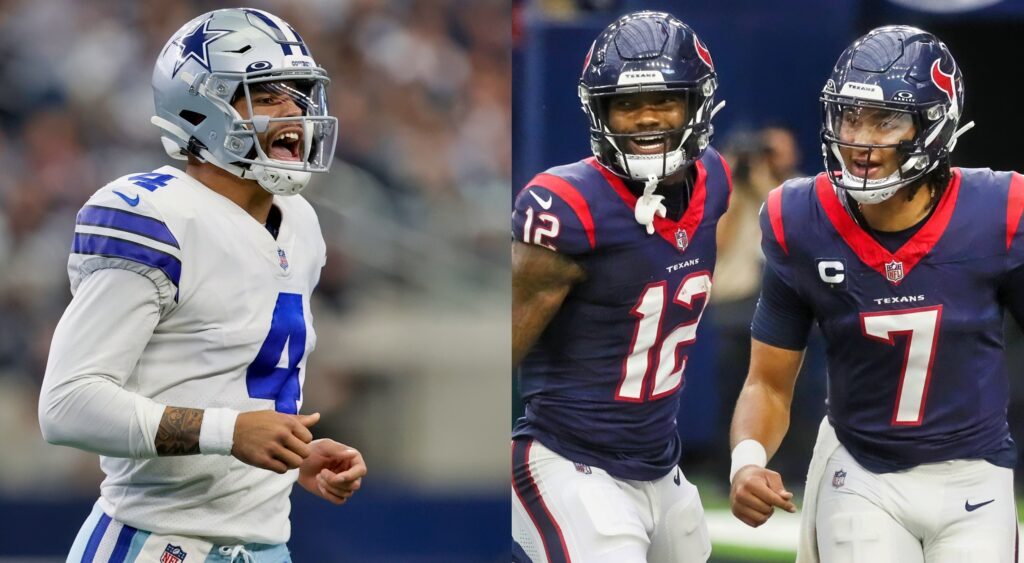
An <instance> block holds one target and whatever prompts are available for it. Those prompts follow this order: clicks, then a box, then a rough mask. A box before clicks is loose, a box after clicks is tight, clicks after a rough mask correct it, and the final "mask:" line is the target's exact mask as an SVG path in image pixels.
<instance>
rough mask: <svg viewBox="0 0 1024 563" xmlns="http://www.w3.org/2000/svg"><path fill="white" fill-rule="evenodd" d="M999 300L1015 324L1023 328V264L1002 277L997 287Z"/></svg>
mask: <svg viewBox="0 0 1024 563" xmlns="http://www.w3.org/2000/svg"><path fill="white" fill-rule="evenodd" d="M999 302H1000V303H1002V304H1003V306H1004V307H1006V309H1007V310H1008V311H1010V314H1011V315H1013V319H1014V320H1015V321H1017V326H1019V327H1020V328H1021V329H1024V265H1021V266H1017V267H1016V268H1014V269H1012V270H1010V272H1009V273H1008V274H1007V275H1006V277H1005V278H1004V279H1003V283H1002V285H1001V286H1000V287H999Z"/></svg>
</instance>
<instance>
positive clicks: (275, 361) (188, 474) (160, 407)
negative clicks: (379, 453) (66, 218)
mask: <svg viewBox="0 0 1024 563" xmlns="http://www.w3.org/2000/svg"><path fill="white" fill-rule="evenodd" d="M328 82H329V80H328V77H327V73H326V72H325V71H324V70H323V69H322V68H320V67H319V66H317V64H316V63H315V61H314V60H313V59H312V58H311V56H310V54H309V50H308V48H307V47H306V44H305V42H304V41H303V40H302V38H301V37H300V36H299V34H298V33H297V32H296V31H295V30H294V29H293V28H292V27H291V26H290V25H288V24H287V23H286V22H284V21H283V20H281V19H280V18H277V17H276V16H274V15H272V14H268V13H266V12H262V11H259V10H252V9H227V10H217V11H214V12H210V13H207V14H204V15H202V16H199V17H197V18H196V19H194V20H192V21H190V22H189V23H187V24H185V26H184V27H182V28H181V29H180V30H179V31H178V32H177V33H175V34H174V36H173V37H172V38H171V39H170V41H169V42H168V43H167V45H166V46H165V47H164V49H163V51H162V52H161V54H160V56H159V58H158V60H157V62H156V67H155V69H154V71H153V89H154V93H155V105H156V116H154V117H153V123H154V124H155V125H157V126H158V127H160V128H161V129H162V135H163V136H162V141H163V144H164V148H165V149H166V150H167V152H168V153H169V154H170V156H172V157H173V158H177V159H181V160H187V161H188V163H187V166H186V169H185V171H184V172H182V171H180V170H178V169H176V168H173V167H163V168H160V169H158V170H156V171H154V172H149V173H144V174H132V175H129V176H125V177H123V178H120V179H118V180H115V181H114V182H111V183H110V184H108V185H107V186H105V187H103V188H102V189H100V190H99V191H98V192H96V193H95V194H94V195H93V196H92V197H91V198H90V199H89V201H88V202H87V203H86V204H85V206H84V207H83V208H82V210H81V211H80V212H79V214H78V218H77V224H76V226H75V235H74V242H73V247H72V251H71V257H70V259H69V261H68V273H69V276H70V278H71V290H72V292H73V294H74V298H73V300H72V302H71V304H70V305H69V306H68V308H67V310H66V311H65V313H64V316H63V318H62V319H61V321H60V324H59V326H58V327H57V330H56V333H55V334H54V337H53V343H52V345H51V348H50V357H49V361H48V363H47V368H46V376H45V380H44V382H43V389H42V393H41V396H40V402H39V419H40V425H41V428H42V431H43V435H44V437H45V438H46V440H47V441H49V442H50V443H53V444H60V445H66V446H72V447H76V448H80V449H84V450H88V451H92V452H96V453H99V454H100V455H101V458H100V463H101V466H102V468H103V471H104V472H105V473H106V479H105V480H104V481H103V484H102V487H101V494H100V498H99V500H98V502H97V503H96V505H95V507H94V509H93V512H92V514H91V516H90V517H89V519H88V520H87V521H86V523H85V525H84V526H83V527H82V529H81V531H80V532H79V534H78V538H77V539H76V540H75V543H74V545H73V547H72V548H71V552H70V554H69V556H68V559H67V560H68V561H69V562H70V561H74V562H76V563H77V562H93V561H96V562H108V561H109V562H113V563H128V562H133V561H161V562H167V561H174V562H178V561H184V560H186V558H187V561H207V562H213V561H221V562H228V561H234V560H238V559H239V557H241V558H242V559H243V560H245V561H256V562H264V561H265V562H271V561H272V562H274V563H280V562H281V561H288V560H289V556H288V550H287V548H286V547H285V542H287V540H288V538H289V535H290V532H291V530H290V525H289V521H288V514H289V510H290V504H289V498H288V497H289V493H290V491H291V488H292V484H293V483H294V482H295V481H296V480H298V482H299V484H300V485H302V487H303V488H305V489H306V490H307V491H309V492H311V493H313V494H315V495H318V496H320V497H322V498H324V499H326V500H328V501H331V502H334V503H336V504H340V503H342V502H345V500H347V499H348V498H349V496H351V495H352V494H353V493H354V492H355V491H356V490H357V489H358V488H359V486H360V483H361V478H362V477H363V476H364V475H365V474H366V465H365V463H364V462H363V459H362V456H361V455H360V454H359V452H358V451H356V450H355V449H353V448H350V447H348V446H346V445H344V444H340V443H338V442H335V441H333V440H327V439H321V440H315V441H313V440H312V434H311V433H310V431H309V427H310V426H312V425H313V424H315V423H316V422H317V420H318V419H319V414H311V415H300V414H298V413H299V409H300V407H301V405H302V392H301V389H302V383H303V379H304V376H305V369H304V368H305V365H306V358H307V357H308V356H309V353H310V352H311V351H312V350H313V347H314V344H315V342H316V335H315V333H314V332H313V326H312V322H311V321H312V319H311V315H310V301H309V299H310V293H311V292H312V291H313V288H314V287H315V286H316V284H317V281H318V279H319V275H320V269H321V267H322V266H323V265H324V260H325V246H324V240H323V237H322V235H321V233H320V226H319V223H318V222H317V217H316V214H315V213H314V211H313V209H312V207H310V205H309V203H307V202H306V200H304V199H303V198H302V197H301V196H299V195H296V194H297V193H298V192H299V191H300V190H302V188H303V187H305V185H306V183H307V182H308V181H309V179H310V175H311V173H313V172H326V171H327V170H328V169H329V167H330V163H331V159H332V156H333V151H334V143H335V140H336V135H337V133H336V126H337V121H336V119H335V118H334V117H331V116H329V115H328V114H327V105H326V97H325V95H324V88H325V87H326V86H327V84H328ZM296 469H297V471H296Z"/></svg>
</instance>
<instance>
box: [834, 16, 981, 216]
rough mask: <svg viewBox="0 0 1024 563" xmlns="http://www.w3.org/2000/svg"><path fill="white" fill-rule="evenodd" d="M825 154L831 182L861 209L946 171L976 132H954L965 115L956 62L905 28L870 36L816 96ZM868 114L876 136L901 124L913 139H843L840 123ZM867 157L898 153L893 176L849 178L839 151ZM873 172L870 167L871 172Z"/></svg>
mask: <svg viewBox="0 0 1024 563" xmlns="http://www.w3.org/2000/svg"><path fill="white" fill-rule="evenodd" d="M821 104H822V129H821V142H822V152H823V153H824V156H825V171H826V172H827V173H828V177H829V179H830V180H831V181H832V183H833V184H834V185H835V186H836V187H838V188H842V189H844V190H846V192H847V193H849V194H850V196H851V197H852V198H853V199H855V200H856V201H858V202H860V203H877V202H880V201H884V200H885V199H888V198H889V197H891V196H892V195H893V194H894V193H896V191H897V190H899V189H900V188H901V187H903V186H906V185H908V184H910V183H912V182H914V181H915V180H917V179H919V178H922V177H923V176H924V175H925V174H928V173H929V172H931V171H933V170H935V169H936V168H937V167H938V166H939V165H940V164H945V165H948V163H949V154H950V153H951V152H952V151H953V147H954V146H955V145H956V140H957V137H959V136H960V135H961V134H963V133H964V132H966V131H967V130H968V129H970V128H971V127H973V126H974V123H973V122H972V123H969V124H967V125H966V126H964V127H963V128H960V129H957V127H958V125H959V123H960V118H961V115H962V112H963V107H964V81H963V76H962V75H961V73H960V68H959V67H957V64H956V61H955V60H953V55H952V54H951V53H950V52H949V48H947V47H946V45H945V44H944V43H942V41H940V40H939V39H938V38H937V37H935V36H934V35H932V34H931V33H928V32H926V31H923V30H921V29H918V28H916V27H910V26H905V25H890V26H884V27H879V28H876V29H873V30H871V31H870V32H869V33H868V34H867V35H865V36H863V37H861V38H860V39H858V40H857V41H855V42H854V43H853V44H852V45H850V46H849V47H848V48H847V49H846V51H844V52H843V54H842V55H841V56H840V57H839V60H838V61H837V62H836V65H835V68H834V69H833V70H832V76H831V77H830V78H829V79H828V82H826V83H825V88H824V89H823V90H822V93H821ZM862 114H864V115H867V114H870V115H872V116H874V117H873V119H874V123H876V124H878V127H879V128H888V129H891V130H892V129H897V128H898V127H900V126H901V125H900V124H905V125H903V126H905V130H906V131H907V133H908V134H909V132H910V130H911V128H910V127H911V125H912V126H913V138H912V139H909V140H906V139H901V140H895V141H893V142H890V143H885V144H877V143H871V142H863V141H860V142H858V141H856V140H851V139H850V136H849V135H847V136H846V138H845V139H844V135H843V127H844V123H845V124H847V125H846V126H849V124H851V123H855V122H856V120H857V119H858V116H860V115H862ZM841 147H845V148H852V149H867V153H866V154H867V155H868V156H867V157H866V159H865V162H868V163H870V161H871V157H870V155H871V151H873V150H879V149H896V150H897V151H899V154H900V161H899V165H898V166H897V168H896V170H895V171H894V172H893V173H892V174H890V175H888V176H886V177H884V178H877V179H868V176H869V174H866V173H865V174H863V177H860V176H858V175H856V174H853V173H851V171H850V170H849V167H848V166H847V163H845V162H844V160H843V157H842V155H841V154H840V148H841ZM868 166H870V164H868Z"/></svg>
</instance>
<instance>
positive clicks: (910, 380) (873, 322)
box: [860, 305, 942, 426]
mask: <svg viewBox="0 0 1024 563" xmlns="http://www.w3.org/2000/svg"><path fill="white" fill-rule="evenodd" d="M941 319H942V305H937V306H935V307H923V308H920V309H903V310H898V311H885V312H880V313H861V314H860V325H861V328H862V329H863V330H864V335H865V336H867V337H868V338H870V339H872V340H878V341H881V342H885V343H886V344H889V345H891V346H895V345H896V341H895V340H893V336H894V335H897V334H903V335H907V339H908V341H907V351H906V354H905V355H904V360H903V372H902V373H900V384H899V387H898V389H897V391H896V395H897V397H896V408H895V409H894V410H893V413H892V425H893V426H920V425H921V421H922V420H923V419H924V405H925V402H926V400H927V395H928V382H929V380H930V379H931V375H932V362H933V361H934V360H935V344H936V343H937V342H938V340H939V321H940V320H941Z"/></svg>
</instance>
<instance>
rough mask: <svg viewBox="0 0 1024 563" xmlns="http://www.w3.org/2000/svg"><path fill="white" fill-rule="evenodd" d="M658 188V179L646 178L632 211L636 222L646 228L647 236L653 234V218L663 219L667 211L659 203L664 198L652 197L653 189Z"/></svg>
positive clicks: (659, 196) (653, 177) (654, 177)
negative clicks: (642, 190) (641, 193)
mask: <svg viewBox="0 0 1024 563" xmlns="http://www.w3.org/2000/svg"><path fill="white" fill-rule="evenodd" d="M657 187H658V177H657V176H655V175H654V174H651V175H650V176H648V177H647V183H646V184H645V185H644V193H643V195H642V196H640V197H639V198H638V199H637V200H636V208H635V209H634V210H633V217H634V218H636V222H637V223H640V224H641V225H643V226H644V227H646V228H647V234H649V235H653V234H654V216H655V215H657V216H659V217H661V218H663V219H664V218H665V216H666V215H667V214H668V210H667V209H665V205H664V204H663V203H661V202H662V201H663V200H664V199H665V196H663V195H654V189H655V188H657Z"/></svg>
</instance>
